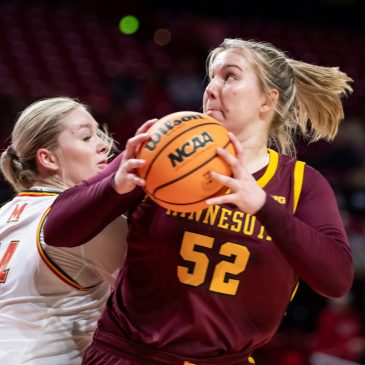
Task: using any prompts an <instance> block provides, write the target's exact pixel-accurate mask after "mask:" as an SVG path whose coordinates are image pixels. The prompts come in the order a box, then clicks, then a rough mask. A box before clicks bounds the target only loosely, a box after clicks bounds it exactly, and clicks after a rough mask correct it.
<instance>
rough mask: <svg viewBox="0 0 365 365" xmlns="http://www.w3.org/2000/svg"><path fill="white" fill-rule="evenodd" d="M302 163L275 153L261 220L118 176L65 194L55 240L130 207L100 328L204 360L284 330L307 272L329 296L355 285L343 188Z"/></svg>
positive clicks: (53, 221) (51, 238)
mask: <svg viewBox="0 0 365 365" xmlns="http://www.w3.org/2000/svg"><path fill="white" fill-rule="evenodd" d="M295 166H296V160H295V159H293V158H289V157H286V156H281V155H280V156H279V155H278V154H277V153H276V152H274V151H270V162H269V164H268V166H267V167H265V168H264V169H262V170H261V171H258V172H257V173H256V174H254V176H255V178H256V179H257V181H258V183H259V185H260V186H261V187H263V188H264V190H265V191H266V192H267V194H268V198H267V201H266V203H265V205H264V207H263V208H262V209H261V210H260V211H259V212H258V213H257V214H256V215H255V216H253V215H250V214H246V213H244V212H242V211H239V210H238V209H237V208H236V207H235V206H234V205H230V204H227V205H221V206H220V205H216V206H211V207H209V208H208V209H205V210H203V211H199V212H194V213H176V212H173V211H169V210H166V209H163V208H161V207H159V206H158V205H156V204H155V203H154V202H153V201H151V200H150V199H148V198H147V199H144V200H143V201H140V199H141V197H142V196H143V195H142V194H141V193H142V191H141V190H140V189H136V190H135V191H134V192H132V193H131V194H126V195H123V196H118V194H117V193H115V192H114V191H113V188H112V186H111V177H108V172H106V173H103V174H102V175H101V176H99V177H97V178H94V179H93V180H91V181H89V182H85V183H83V184H81V185H79V186H77V187H76V188H73V189H70V190H68V191H67V192H66V194H62V195H61V198H59V199H58V200H57V201H56V204H55V206H54V208H53V210H52V211H51V214H50V216H49V218H48V221H47V222H46V227H45V239H46V241H47V243H48V244H51V245H52V244H53V245H62V242H68V244H70V245H78V244H81V243H82V242H83V240H85V239H86V238H89V237H90V236H91V235H93V234H95V233H96V232H97V231H99V230H100V229H102V228H103V227H104V226H105V224H107V223H108V222H110V221H111V220H113V219H114V218H115V215H116V214H120V213H121V212H123V211H126V210H128V211H129V225H130V227H129V228H130V229H129V236H128V242H129V246H128V256H127V259H126V263H125V268H124V269H123V270H122V271H121V272H120V275H119V278H118V280H117V284H116V289H115V291H114V292H113V294H112V295H111V297H110V298H109V301H108V305H107V307H106V309H105V311H104V314H103V316H102V318H101V320H100V322H99V328H100V329H101V330H103V331H107V332H110V333H112V334H114V335H118V336H121V337H126V338H128V339H129V340H132V341H134V342H136V343H139V344H144V345H147V346H150V347H152V348H154V349H158V350H161V351H166V352H168V353H172V354H176V355H177V356H182V357H185V358H187V359H192V360H193V361H194V362H195V363H199V359H207V358H215V357H220V358H221V356H223V357H224V356H226V355H228V356H230V355H233V354H242V357H243V356H247V354H249V353H251V352H252V351H253V350H254V349H255V348H257V347H260V346H262V345H263V344H265V343H266V342H267V341H268V340H269V339H270V338H271V337H272V336H273V335H274V333H275V331H276V330H277V328H278V326H279V324H280V321H281V320H282V317H283V315H284V313H285V311H286V308H287V306H288V303H289V302H290V298H291V296H292V294H293V291H294V289H295V287H296V284H297V282H298V279H299V278H302V279H303V280H305V281H306V282H307V283H308V284H309V285H310V286H311V287H312V288H313V289H315V290H316V291H317V292H319V293H321V294H323V295H326V296H339V295H342V294H343V293H344V292H346V291H347V290H348V289H349V287H350V286H351V283H352V275H353V270H352V261H351V254H350V249H349V245H348V242H347V239H346V235H345V232H344V228H343V225H342V222H341V218H340V215H339V212H338V208H337V205H336V200H335V197H334V194H333V192H332V190H331V188H330V187H329V185H328V183H327V182H326V180H325V179H324V178H323V177H322V176H321V175H320V174H319V173H318V172H317V171H315V170H314V169H312V168H310V167H308V166H306V167H305V169H304V179H302V177H303V174H302V172H301V171H300V167H301V166H303V165H297V167H299V169H297V171H296V173H294V171H295ZM110 170H113V168H110ZM295 177H296V178H295ZM177 193H178V192H177ZM105 197H107V198H108V201H107V202H105ZM75 202H77V204H72V203H75ZM93 206H94V207H95V208H94V210H93V209H92V207H93ZM294 211H295V214H293V212H294ZM100 212H104V213H103V214H102V215H103V216H100ZM75 217H77V219H78V223H80V221H81V225H82V230H84V231H83V232H80V225H79V224H78V228H77V230H74V228H73V226H72V225H73V223H72V222H73V220H75ZM90 222H93V223H92V224H90ZM89 225H90V227H89ZM61 228H62V230H61V231H60V229H61ZM60 232H62V234H60ZM66 237H67V239H66ZM70 237H72V238H70ZM225 363H227V364H228V363H229V362H225Z"/></svg>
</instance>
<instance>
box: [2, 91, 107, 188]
mask: <svg viewBox="0 0 365 365" xmlns="http://www.w3.org/2000/svg"><path fill="white" fill-rule="evenodd" d="M77 108H82V109H84V110H86V111H88V107H87V106H86V105H84V104H82V103H80V102H78V101H77V100H75V99H71V98H68V97H55V98H49V99H43V100H39V101H36V102H34V103H32V104H31V105H29V106H28V107H27V108H25V109H24V110H23V112H22V113H21V114H20V115H19V117H18V119H17V121H16V123H15V125H14V128H13V131H12V134H11V144H10V145H9V146H8V148H7V149H6V150H5V151H4V152H3V153H2V154H1V159H0V167H1V171H2V173H3V175H4V177H5V179H6V180H7V181H8V182H9V183H10V184H11V185H12V186H13V188H14V189H15V191H21V190H25V189H29V188H30V187H31V186H32V185H34V183H35V182H36V181H37V179H38V169H37V164H36V154H37V151H38V150H39V149H40V148H47V149H49V150H55V149H56V148H57V140H58V136H59V134H60V133H61V132H62V131H63V129H64V124H63V122H62V119H63V118H64V117H65V116H66V114H68V113H69V112H71V111H73V110H75V109H77ZM98 135H99V137H101V138H102V139H104V141H105V142H106V144H107V145H108V147H109V152H110V151H111V149H112V146H113V141H112V139H111V138H110V137H109V136H108V135H107V134H106V133H105V132H103V131H98ZM52 180H54V183H55V184H56V185H60V186H62V185H63V184H62V182H61V181H59V180H60V178H59V177H58V176H56V175H55V176H53V177H51V178H50V181H52Z"/></svg>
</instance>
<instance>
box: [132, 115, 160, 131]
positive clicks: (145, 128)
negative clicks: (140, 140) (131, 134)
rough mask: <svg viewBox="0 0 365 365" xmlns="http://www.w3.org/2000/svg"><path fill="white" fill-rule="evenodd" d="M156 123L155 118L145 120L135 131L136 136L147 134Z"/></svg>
mask: <svg viewBox="0 0 365 365" xmlns="http://www.w3.org/2000/svg"><path fill="white" fill-rule="evenodd" d="M157 121H158V119H157V118H153V119H149V120H147V121H146V122H144V123H143V124H142V125H141V126H140V127H139V128H138V129H137V131H136V135H138V134H141V133H145V132H147V131H148V130H149V129H150V128H151V127H152V126H153V124H155V123H156V122H157Z"/></svg>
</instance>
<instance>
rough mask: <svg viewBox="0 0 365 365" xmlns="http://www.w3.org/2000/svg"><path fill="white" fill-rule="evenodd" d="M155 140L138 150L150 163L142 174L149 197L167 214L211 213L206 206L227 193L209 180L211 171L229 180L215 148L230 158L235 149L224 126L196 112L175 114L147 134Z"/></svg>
mask: <svg viewBox="0 0 365 365" xmlns="http://www.w3.org/2000/svg"><path fill="white" fill-rule="evenodd" d="M148 133H150V134H151V139H150V140H149V141H147V142H146V143H145V144H144V145H143V146H142V147H141V149H140V151H139V154H138V158H141V159H144V160H146V164H145V166H144V167H143V168H141V169H139V170H138V174H139V176H140V177H141V178H143V179H145V181H146V185H145V186H144V189H145V191H146V193H147V194H148V196H149V197H150V198H151V199H152V200H154V201H155V202H156V203H157V204H159V205H161V206H162V207H164V208H166V209H171V210H174V211H177V212H193V211H196V210H200V209H204V208H206V207H207V204H206V203H205V200H206V199H208V198H209V197H212V196H215V195H218V194H221V193H222V192H224V191H225V190H226V187H225V186H223V185H221V184H219V183H217V182H216V181H214V180H213V179H212V178H211V177H210V173H209V172H210V171H211V170H213V171H216V172H218V173H221V174H225V175H231V169H230V167H229V166H228V164H226V163H225V162H224V161H223V159H222V158H221V157H219V156H218V155H217V154H216V150H217V147H222V148H225V149H226V150H227V151H228V152H230V153H231V154H235V149H234V147H233V145H232V143H231V142H230V139H229V136H228V133H227V130H226V129H225V128H224V127H223V126H222V124H221V123H220V122H218V121H217V120H215V119H214V118H212V117H209V116H208V115H205V114H202V113H197V112H189V111H184V112H177V113H173V114H170V115H167V116H165V117H163V118H161V119H159V120H158V121H157V122H156V123H155V124H154V125H153V126H152V127H151V128H150V129H149V131H148Z"/></svg>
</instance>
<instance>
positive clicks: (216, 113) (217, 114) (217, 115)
mask: <svg viewBox="0 0 365 365" xmlns="http://www.w3.org/2000/svg"><path fill="white" fill-rule="evenodd" d="M204 114H206V115H209V116H210V117H212V118H214V119H216V120H218V122H221V123H222V121H223V119H224V118H223V114H222V113H221V112H220V111H218V110H207V111H206V112H205V113H204Z"/></svg>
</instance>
